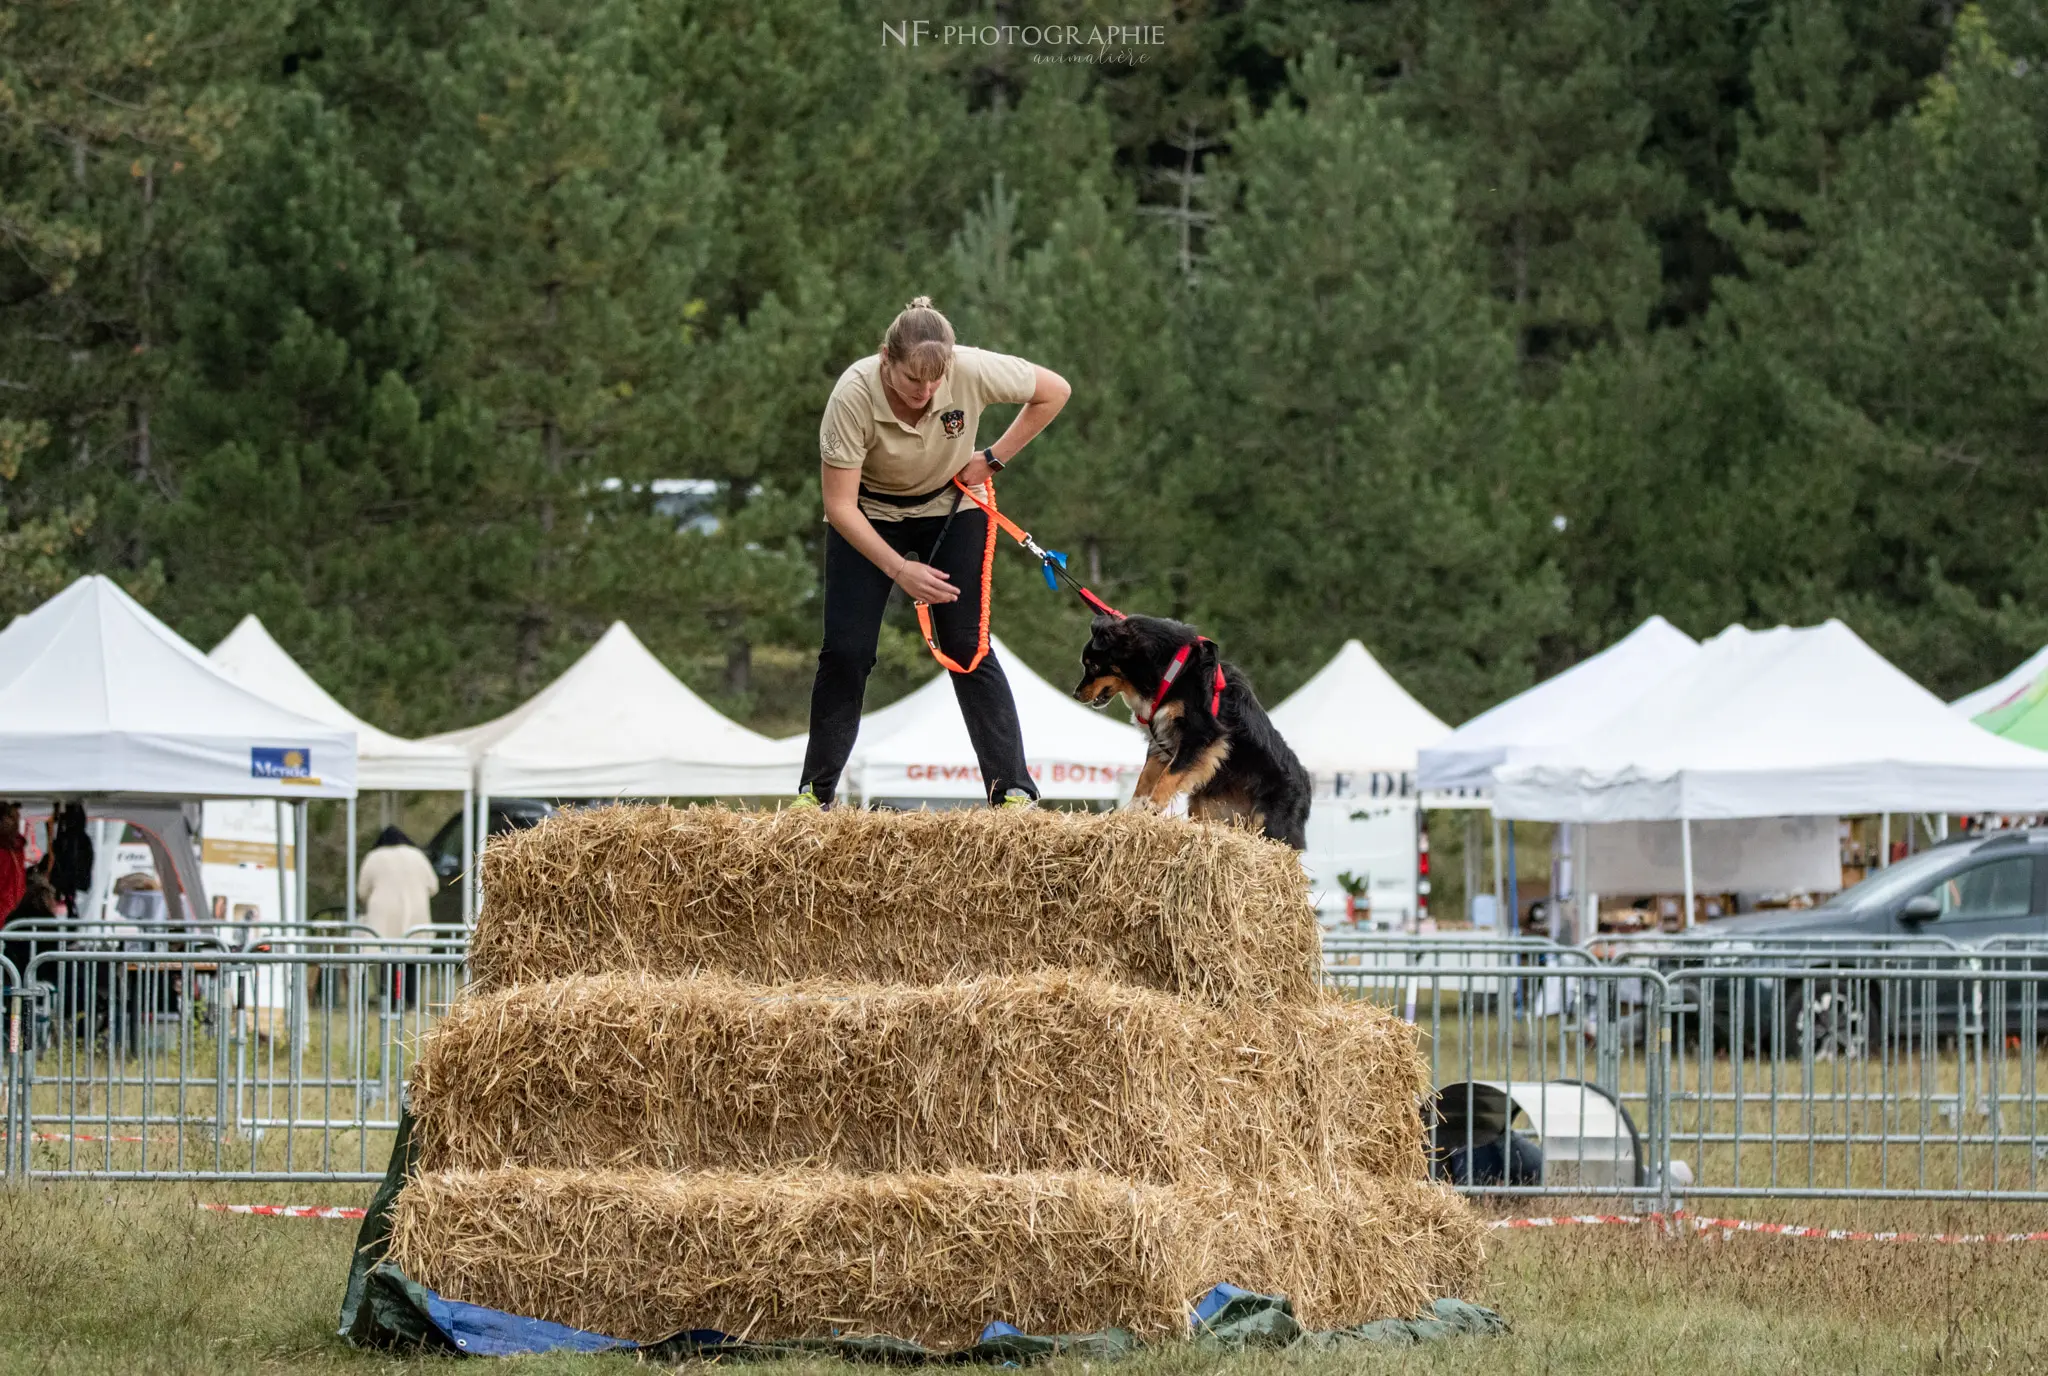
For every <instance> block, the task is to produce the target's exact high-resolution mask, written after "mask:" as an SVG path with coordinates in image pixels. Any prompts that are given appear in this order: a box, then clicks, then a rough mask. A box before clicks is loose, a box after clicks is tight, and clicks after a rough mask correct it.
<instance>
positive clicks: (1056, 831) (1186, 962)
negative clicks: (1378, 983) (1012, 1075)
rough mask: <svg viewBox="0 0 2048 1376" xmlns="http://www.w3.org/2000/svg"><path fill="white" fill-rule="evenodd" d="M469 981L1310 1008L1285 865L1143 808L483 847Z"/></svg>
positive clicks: (714, 828)
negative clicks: (739, 983)
mask: <svg viewBox="0 0 2048 1376" xmlns="http://www.w3.org/2000/svg"><path fill="white" fill-rule="evenodd" d="M483 876H484V906H483V911H482V916H481V918H480V920H479V923H478V927H477V932H476V936H475V939H474V941H473V942H472V945H471V953H470V956H471V970H472V972H473V976H474V978H475V980H476V981H477V983H478V985H479V987H482V988H504V987H507V986H510V985H513V984H520V983H530V982H534V981H538V980H547V979H553V978H556V977H559V976H562V975H569V974H595V973H603V972H616V971H639V972H644V973H647V974H655V975H671V976H680V975H689V974H696V973H702V972H717V973H724V974H728V975H731V976H733V977H735V978H740V979H748V980H754V981H757V982H761V983H779V982H782V981H786V980H797V979H809V978H829V979H841V980H861V981H872V982H876V983H889V984H937V983H941V982H944V981H946V980H949V979H958V978H964V977H970V976H976V975H998V974H1027V973H1030V972H1033V971H1038V970H1047V969H1076V970H1090V971H1093V972H1095V973H1097V974H1100V975H1102V976H1103V977H1105V978H1108V979H1112V980H1115V981H1117V982H1119V983H1124V984H1135V985H1142V986H1145V987H1148V988H1153V989H1160V990H1164V991H1166V992H1169V993H1175V994H1186V995H1191V996H1195V997H1200V998H1205V999H1208V1000H1211V1001H1215V1002H1221V1001H1225V1000H1233V999H1250V1000H1257V1001H1273V1000H1295V1001H1306V1000H1309V999H1312V998H1314V997H1315V996H1316V992H1317V987H1318V963H1319V959H1320V943H1319V939H1318V933H1317V928H1316V923H1315V914H1314V912H1313V911H1312V909H1311V908H1310V907H1309V903H1308V893H1307V881H1306V879H1305V877H1304V874H1303V871H1302V868H1301V864H1300V859H1299V857H1298V856H1297V855H1296V854H1295V853H1294V852H1293V851H1292V850H1290V849H1288V848H1287V847H1285V846H1282V845H1279V844H1277V843H1275V842H1272V841H1268V840H1265V839H1264V838H1262V837H1260V836H1258V835H1256V834H1255V833H1252V832H1249V831H1247V830H1245V829H1243V828H1239V827H1230V826H1224V825H1220V824H1218V825H1203V824H1197V823H1192V822H1187V821H1182V820H1178V819H1173V818H1167V817H1160V816H1155V815H1149V814H1144V813H1135V812H1117V813H1108V814H1088V813H1066V812H1055V811H1050V810H1033V811H1028V812H995V811H990V810H986V809H976V810H972V811H959V812H943V813H936V812H900V813H892V812H867V811H861V810H856V809H850V808H849V809H833V810H829V811H815V810H811V811H784V812H779V813H759V812H752V813H750V812H741V811H735V810H731V809H727V808H717V807H692V808H682V809H678V808H669V807H612V808H602V809H595V810H591V811H585V812H575V813H570V814H566V815H564V816H560V817H555V818H551V819H549V820H548V821H546V822H543V823H541V824H540V825H539V826H537V827H533V828H531V829H529V830H527V831H522V832H517V833H514V834H511V835H508V836H503V837H498V838H495V839H493V840H492V842H491V844H490V846H489V847H488V848H487V850H486V853H485V856H484V862H483Z"/></svg>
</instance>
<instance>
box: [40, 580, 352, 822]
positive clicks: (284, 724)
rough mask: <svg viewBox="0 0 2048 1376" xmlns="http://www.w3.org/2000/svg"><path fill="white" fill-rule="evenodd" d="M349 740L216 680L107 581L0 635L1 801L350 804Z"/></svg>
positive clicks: (347, 732) (82, 584) (68, 595)
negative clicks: (114, 797) (116, 797)
mask: <svg viewBox="0 0 2048 1376" xmlns="http://www.w3.org/2000/svg"><path fill="white" fill-rule="evenodd" d="M355 792H356V739H355V732H354V731H353V730H352V729H350V728H348V727H343V726H334V725H330V724H328V723H326V722H322V721H318V720H315V719H313V718H311V717H308V716H305V715H303V714H301V713H298V712H294V711H291V710H289V709H287V708H284V707H281V706H279V705H277V704H276V703H273V702H271V701H269V700H268V699H266V698H264V697H261V696H259V695H258V694H256V693H252V692H250V691H249V690H248V689H246V688H244V687H242V686H241V685H240V684H238V683H236V682H234V681H233V680H231V679H230V678H228V677H227V676H226V675H224V674H222V673H221V672H220V671H219V670H218V669H216V668H215V667H214V666H213V665H212V664H210V663H208V662H207V659H206V657H205V656H204V655H202V654H200V653H199V651H198V650H196V649H194V648H193V647H192V646H191V645H189V644H187V643H186V642H185V641H184V640H183V639H181V638H180V637H179V636H178V634H177V633H176V632H175V631H173V630H171V628H170V627H168V626H166V625H164V623H163V622H161V621H159V620H157V619H156V618H155V617H154V616H151V615H150V614H149V613H148V612H147V611H145V610H143V608H142V606H141V605H140V604H139V603H137V602H136V601H135V599H134V598H132V597H130V596H128V594H127V593H125V592H123V591H121V589H120V588H119V587H118V586H116V585H115V583H114V582H113V581H112V580H111V579H108V578H105V577H102V576H101V575H98V574H93V575H90V576H88V577H85V578H81V579H79V580H78V581H77V582H76V583H73V584H72V585H71V586H70V587H69V588H66V589H65V590H64V591H63V592H61V593H58V594H57V595H56V596H55V597H53V598H51V599H50V600H49V601H48V602H45V603H44V604H43V605H42V606H40V607H38V608H36V610H34V611H32V612H30V613H28V614H27V615H25V616H23V617H20V618H19V619H17V620H16V621H15V622H14V624H13V625H11V626H9V627H8V628H7V630H6V631H4V632H0V793H5V794H8V795H10V796H11V795H17V794H35V795H39V796H49V795H57V796H64V797H76V796H80V795H88V794H97V795H108V794H127V795H147V796H151V797H157V798H180V799H183V798H281V799H286V800H289V801H293V802H299V801H303V800H305V799H307V798H352V797H354V796H355Z"/></svg>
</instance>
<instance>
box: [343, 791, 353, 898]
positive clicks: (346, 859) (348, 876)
mask: <svg viewBox="0 0 2048 1376" xmlns="http://www.w3.org/2000/svg"><path fill="white" fill-rule="evenodd" d="M342 863H343V864H344V865H345V866H347V872H346V873H345V874H343V876H342V881H341V892H342V899H341V904H342V915H341V921H342V925H343V926H347V925H348V924H349V923H351V922H354V921H355V920H356V800H355V799H354V798H353V797H351V798H350V799H349V800H348V842H347V845H346V847H345V848H344V850H343V860H342Z"/></svg>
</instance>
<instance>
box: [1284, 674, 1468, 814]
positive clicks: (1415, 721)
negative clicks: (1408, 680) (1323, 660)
mask: <svg viewBox="0 0 2048 1376" xmlns="http://www.w3.org/2000/svg"><path fill="white" fill-rule="evenodd" d="M1271 715H1272V718H1273V725H1274V726H1276V727H1278V728H1279V731H1280V734H1281V735H1282V736H1284V737H1286V739H1287V743H1288V744H1289V745H1290V746H1292V747H1294V753H1295V754H1296V755H1298V756H1300V757H1301V762H1302V764H1303V765H1304V766H1306V767H1307V769H1308V772H1309V773H1310V774H1313V775H1314V776H1315V777H1316V779H1317V780H1318V782H1319V783H1320V782H1321V781H1323V780H1328V779H1332V778H1335V777H1338V776H1346V777H1349V776H1370V775H1374V774H1382V775H1387V776H1389V777H1390V778H1391V779H1392V780H1393V781H1394V782H1395V788H1394V790H1393V791H1394V792H1397V793H1408V792H1412V791H1413V779H1414V774H1415V765H1416V757H1417V754H1418V753H1419V752H1420V751H1422V750H1423V749H1424V748H1426V747H1428V746H1432V745H1435V744H1436V743H1437V742H1439V741H1441V740H1442V739H1443V738H1444V737H1446V736H1448V735H1449V734H1450V733H1451V728H1450V727H1448V726H1446V725H1445V724H1444V723H1443V721H1442V720H1441V719H1439V718H1438V717H1437V715H1436V714H1435V713H1434V712H1432V711H1430V710H1429V709H1428V708H1427V707H1424V706H1423V705H1422V704H1421V703H1419V702H1417V701H1416V700H1415V699H1414V697H1413V696H1411V695H1410V694H1409V692H1408V690H1407V689H1406V688H1403V687H1402V686H1401V685H1400V684H1399V683H1397V682H1395V681H1394V676H1393V675H1392V674H1390V673H1388V672H1387V671H1386V670H1385V669H1384V668H1382V667H1381V666H1380V662H1379V661H1378V660H1376V659H1374V658H1373V657H1372V655H1371V653H1370V652H1368V651H1367V650H1366V648H1365V646H1364V645H1362V644H1360V643H1359V642H1358V641H1356V640H1347V641H1345V642H1344V648H1342V649H1341V650H1339V651H1337V653H1336V655H1335V657H1334V658H1332V659H1331V660H1330V662H1329V663H1328V664H1325V665H1324V666H1323V667H1322V668H1321V669H1318V670H1317V671H1316V673H1315V676H1314V677H1313V678H1311V679H1310V680H1309V681H1308V682H1307V683H1304V684H1302V685H1301V687H1299V688H1297V689H1295V690H1294V692H1293V693H1292V694H1290V695H1289V696H1288V698H1287V700H1286V701H1284V702H1282V703H1281V704H1280V705H1279V706H1278V707H1275V708H1274V709H1273V710H1272V714H1271ZM1339 791H1340V792H1342V791H1343V790H1341V789H1340V790H1339Z"/></svg>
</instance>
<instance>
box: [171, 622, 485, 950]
mask: <svg viewBox="0 0 2048 1376" xmlns="http://www.w3.org/2000/svg"><path fill="white" fill-rule="evenodd" d="M207 659H208V660H209V661H210V662H211V663H212V664H213V667H214V668H216V669H218V670H220V671H221V672H222V673H223V674H226V675H227V676H228V677H229V678H231V679H233V680H234V681H235V682H237V683H239V684H241V685H242V686H243V687H244V688H247V689H248V690H249V691H250V692H252V693H255V694H256V695H257V696H259V697H262V698H266V699H268V700H269V701H271V702H274V703H276V704H277V705H278V706H280V707H283V708H286V709H287V710H289V711H292V712H296V713H298V714H299V715H300V716H302V717H310V718H312V719H313V720H314V721H322V722H326V723H327V724H328V725H330V726H339V727H345V728H346V729H348V730H351V731H353V732H355V735H356V787H357V788H359V789H364V790H370V789H390V790H394V791H406V790H413V789H419V790H431V791H442V792H448V793H460V794H461V795H462V809H463V812H462V815H463V823H464V825H463V840H464V843H465V844H464V855H463V866H462V867H463V869H464V870H465V871H466V870H468V868H469V859H470V857H469V855H468V853H467V851H468V846H467V842H468V839H469V834H470V826H469V823H470V810H469V809H470V763H469V756H468V754H466V753H465V752H464V751H462V750H459V749H457V748H456V747H454V746H451V745H435V744H432V743H430V742H427V741H412V740H406V739H404V738H403V737H400V736H394V735H392V734H391V733H390V732H388V731H380V730H378V729H377V728H376V727H374V726H372V725H370V724H369V723H368V722H366V721H364V720H363V719H362V718H361V717H358V716H357V715H356V714H355V713H353V712H351V711H349V710H348V709H347V708H346V707H343V706H342V705H341V704H340V703H339V702H337V701H335V700H334V697H333V695H332V694H330V693H329V692H328V691H327V690H326V689H325V688H322V687H321V686H320V685H319V683H317V682H316V681H315V680H314V678H313V676H312V675H311V674H309V673H307V672H306V671H305V669H303V668H302V667H300V665H299V662H298V661H297V660H295V659H293V658H292V657H291V656H290V655H289V654H286V653H285V649H284V646H282V645H280V644H278V643H277V641H276V640H275V639H273V638H272V637H271V634H270V632H269V631H268V630H267V629H265V628H264V625H263V623H262V622H261V621H260V620H258V619H257V617H256V614H255V613H254V612H251V613H249V614H248V615H247V616H244V617H243V618H242V619H241V620H240V621H239V622H237V623H236V625H235V629H234V630H232V631H230V632H228V635H227V638H226V639H224V640H222V641H221V642H220V644H218V645H216V646H214V647H213V652H212V653H211V654H209V655H207ZM345 832H346V836H347V845H346V853H345V855H344V857H343V865H344V868H345V870H346V878H345V879H344V885H345V897H344V900H343V901H344V902H345V904H346V909H345V911H346V912H347V913H348V920H349V921H351V922H353V921H355V920H356V805H355V800H354V799H350V800H349V805H348V824H347V827H346V828H345Z"/></svg>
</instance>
